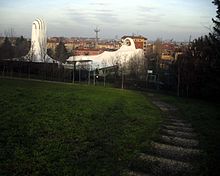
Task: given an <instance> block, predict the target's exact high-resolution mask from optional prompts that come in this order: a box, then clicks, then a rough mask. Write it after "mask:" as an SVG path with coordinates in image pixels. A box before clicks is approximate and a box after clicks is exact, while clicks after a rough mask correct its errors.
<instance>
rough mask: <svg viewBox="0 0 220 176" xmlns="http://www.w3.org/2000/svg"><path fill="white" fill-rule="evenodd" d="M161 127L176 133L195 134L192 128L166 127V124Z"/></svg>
mask: <svg viewBox="0 0 220 176" xmlns="http://www.w3.org/2000/svg"><path fill="white" fill-rule="evenodd" d="M161 127H162V128H165V129H168V130H174V131H182V132H193V128H190V127H180V126H174V125H164V124H162V125H161Z"/></svg>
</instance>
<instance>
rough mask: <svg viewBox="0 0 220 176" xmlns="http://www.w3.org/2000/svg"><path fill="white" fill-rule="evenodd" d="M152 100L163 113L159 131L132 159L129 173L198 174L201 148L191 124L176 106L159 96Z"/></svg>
mask: <svg viewBox="0 0 220 176" xmlns="http://www.w3.org/2000/svg"><path fill="white" fill-rule="evenodd" d="M151 96H152V103H153V104H155V105H156V106H157V107H158V108H159V109H160V110H161V111H162V113H163V115H164V120H163V122H162V124H161V127H160V130H159V135H158V137H157V138H156V139H154V140H153V141H152V142H151V144H150V149H149V150H147V151H145V152H144V153H139V154H138V155H137V156H135V158H134V159H133V160H132V162H131V164H130V166H129V171H128V172H126V174H125V175H128V176H192V175H193V176H194V175H198V174H199V169H198V167H197V166H198V162H199V159H200V158H201V150H200V147H199V141H198V139H197V134H196V133H195V132H194V129H193V128H192V125H191V124H190V123H188V122H187V121H186V120H183V119H181V118H180V117H178V116H177V115H176V114H177V113H176V112H177V109H176V108H175V107H173V106H171V105H169V104H167V103H165V102H162V101H160V100H159V99H156V98H155V97H154V96H153V95H151Z"/></svg>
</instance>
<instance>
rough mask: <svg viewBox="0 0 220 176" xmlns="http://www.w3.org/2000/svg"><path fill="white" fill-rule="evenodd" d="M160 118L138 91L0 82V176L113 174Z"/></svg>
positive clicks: (151, 133)
mask: <svg viewBox="0 0 220 176" xmlns="http://www.w3.org/2000/svg"><path fill="white" fill-rule="evenodd" d="M160 120H161V114H160V112H159V111H158V108H155V107H154V106H153V105H152V104H151V103H150V101H149V99H148V98H147V97H146V96H143V95H142V94H141V93H138V92H134V91H128V90H120V89H113V88H103V87H95V86H85V85H84V86H80V85H71V84H59V83H45V82H36V81H24V80H7V79H1V78H0V141H1V146H0V148H1V150H0V162H1V163H0V175H1V176H3V175H59V176H61V175H77V176H81V175H83V176H84V175H95V176H99V175H105V176H108V175H109V176H110V175H118V174H119V173H120V172H121V171H122V170H123V169H124V168H126V167H127V165H128V163H129V161H130V160H131V158H132V157H133V156H134V155H135V153H136V152H138V151H139V149H140V148H141V146H140V145H141V143H146V142H148V141H149V140H150V138H151V137H152V136H154V135H155V134H156V132H157V129H158V125H159V122H160Z"/></svg>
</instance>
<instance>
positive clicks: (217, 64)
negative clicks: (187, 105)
mask: <svg viewBox="0 0 220 176" xmlns="http://www.w3.org/2000/svg"><path fill="white" fill-rule="evenodd" d="M212 3H213V4H214V5H216V6H217V11H216V12H217V15H216V17H215V18H213V19H212V21H213V25H214V26H213V30H212V31H211V32H210V33H209V34H208V35H205V36H201V37H199V38H197V39H195V40H194V41H192V42H190V44H189V46H188V47H187V48H185V50H184V52H183V54H182V55H181V56H180V57H178V60H177V62H176V63H175V69H176V75H177V79H178V86H177V88H178V91H177V92H178V95H179V96H189V97H203V98H209V99H213V98H216V97H218V96H219V95H220V92H219V90H220V77H219V75H220V1H219V0H214V1H213V2H212Z"/></svg>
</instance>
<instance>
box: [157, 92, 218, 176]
mask: <svg viewBox="0 0 220 176" xmlns="http://www.w3.org/2000/svg"><path fill="white" fill-rule="evenodd" d="M157 96H158V97H160V99H161V100H163V101H166V102H168V103H170V104H173V105H175V106H176V107H178V110H179V112H178V115H180V116H182V118H185V119H187V120H188V121H189V122H191V123H192V125H193V127H194V128H195V130H196V131H197V133H198V134H199V139H200V142H201V147H202V149H203V150H204V160H203V161H202V160H201V161H200V162H199V163H200V165H201V172H202V175H204V176H206V175H209V176H212V175H213V176H214V175H215V176H217V175H219V173H220V164H219V163H220V104H219V103H217V102H206V101H202V100H195V99H187V98H178V97H173V96H165V95H157Z"/></svg>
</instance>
